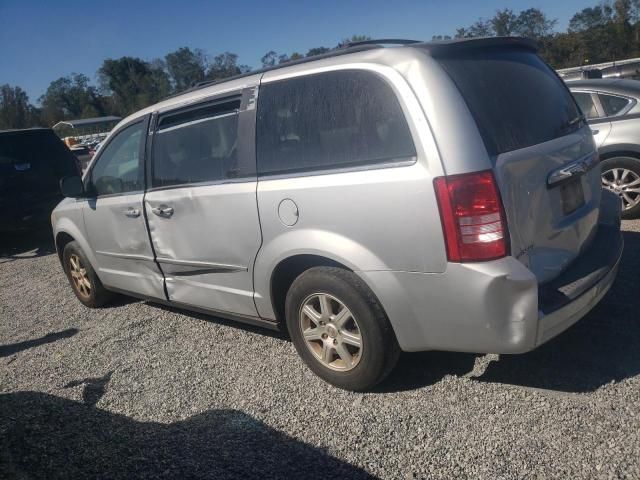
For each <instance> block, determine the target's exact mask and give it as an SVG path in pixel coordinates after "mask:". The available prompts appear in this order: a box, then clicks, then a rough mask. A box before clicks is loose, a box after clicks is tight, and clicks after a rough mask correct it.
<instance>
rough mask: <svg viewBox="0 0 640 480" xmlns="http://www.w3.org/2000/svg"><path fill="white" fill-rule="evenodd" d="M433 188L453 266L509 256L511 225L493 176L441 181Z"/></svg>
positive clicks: (487, 173) (485, 173) (473, 175)
mask: <svg viewBox="0 0 640 480" xmlns="http://www.w3.org/2000/svg"><path fill="white" fill-rule="evenodd" d="M433 184H434V187H435V190H436V196H437V198H438V207H439V208H440V220H441V221H442V230H443V232H444V238H445V244H446V246H447V257H448V259H449V261H450V262H474V261H482V260H492V259H496V258H501V257H504V256H505V255H507V253H508V246H507V243H508V234H507V223H506V219H505V214H504V209H503V207H502V201H501V200H500V193H499V192H498V187H497V185H496V181H495V178H494V176H493V172H491V171H490V170H487V171H482V172H475V173H469V174H464V175H450V176H447V177H438V178H436V179H434V181H433Z"/></svg>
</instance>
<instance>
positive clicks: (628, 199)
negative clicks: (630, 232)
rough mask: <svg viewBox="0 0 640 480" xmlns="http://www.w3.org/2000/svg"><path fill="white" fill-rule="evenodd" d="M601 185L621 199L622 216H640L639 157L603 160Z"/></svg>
mask: <svg viewBox="0 0 640 480" xmlns="http://www.w3.org/2000/svg"><path fill="white" fill-rule="evenodd" d="M602 186H603V187H604V188H606V189H607V190H611V191H612V192H614V193H615V194H617V195H618V196H619V197H620V199H621V200H622V218H636V217H638V216H640V159H637V158H633V157H614V158H607V159H606V160H603V161H602Z"/></svg>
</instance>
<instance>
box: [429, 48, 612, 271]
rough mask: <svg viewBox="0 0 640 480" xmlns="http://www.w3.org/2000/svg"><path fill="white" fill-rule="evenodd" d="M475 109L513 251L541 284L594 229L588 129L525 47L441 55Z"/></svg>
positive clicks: (596, 178)
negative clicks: (500, 199) (501, 201)
mask: <svg viewBox="0 0 640 480" xmlns="http://www.w3.org/2000/svg"><path fill="white" fill-rule="evenodd" d="M438 61H439V63H440V64H441V66H442V67H443V68H444V70H445V71H446V72H447V73H448V74H449V76H450V77H451V78H452V79H453V81H454V83H455V84H456V85H457V87H458V89H459V91H460V93H461V94H462V96H463V98H464V99H465V101H466V103H467V106H468V108H469V110H470V112H471V114H472V115H473V117H474V119H475V122H476V124H477V126H478V130H479V132H480V134H481V136H482V138H483V140H484V143H485V146H486V149H487V152H488V153H489V156H490V158H491V162H492V165H493V170H494V174H495V176H496V180H497V182H498V185H499V188H500V193H501V195H502V200H503V203H504V207H505V211H506V215H507V222H508V229H509V235H510V239H511V254H512V255H513V256H514V257H516V258H517V259H519V260H520V261H521V262H522V263H523V264H525V265H527V266H528V267H529V268H530V270H531V271H532V272H533V273H534V274H535V275H536V277H537V279H538V281H539V283H543V282H546V281H548V280H550V279H552V278H554V277H556V276H557V275H558V274H559V273H560V272H562V271H563V270H564V269H565V268H566V267H567V266H568V264H569V263H570V262H571V261H572V260H573V259H574V258H575V257H576V256H578V255H579V254H580V252H581V251H582V250H583V249H584V248H585V247H586V246H587V244H588V243H589V241H590V239H591V238H592V237H593V235H594V234H595V230H596V228H597V222H598V215H599V205H600V194H601V185H600V168H599V167H598V164H597V161H598V157H597V153H596V151H595V145H594V141H593V136H592V134H591V130H590V128H589V127H588V126H587V125H586V121H585V119H584V117H583V115H582V113H581V112H580V110H579V109H578V107H577V105H576V103H575V101H574V100H573V97H572V96H571V94H570V92H569V90H568V89H567V87H566V86H565V84H564V82H562V80H560V78H559V77H558V76H557V75H556V73H555V72H554V71H553V70H552V69H551V68H550V67H549V66H548V65H546V64H545V63H544V62H543V61H542V59H540V57H538V56H537V54H536V53H535V51H533V50H532V49H530V48H527V47H525V46H522V45H517V44H516V45H502V46H494V47H492V48H491V47H490V48H477V49H461V50H459V51H453V52H450V53H448V54H447V55H446V56H443V57H442V58H438Z"/></svg>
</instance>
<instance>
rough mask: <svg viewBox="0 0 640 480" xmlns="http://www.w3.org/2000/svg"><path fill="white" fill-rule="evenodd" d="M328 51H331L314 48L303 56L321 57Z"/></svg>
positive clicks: (323, 48)
mask: <svg viewBox="0 0 640 480" xmlns="http://www.w3.org/2000/svg"><path fill="white" fill-rule="evenodd" d="M329 51H331V49H330V48H327V47H314V48H310V49H309V50H308V51H307V54H306V55H305V57H314V56H316V55H322V54H323V53H327V52H329Z"/></svg>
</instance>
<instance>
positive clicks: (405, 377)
mask: <svg viewBox="0 0 640 480" xmlns="http://www.w3.org/2000/svg"><path fill="white" fill-rule="evenodd" d="M477 356H478V355H477V354H475V353H456V352H416V353H408V352H403V353H402V355H401V356H400V360H399V361H398V364H397V365H396V367H395V368H394V369H393V371H392V372H391V374H390V375H389V376H388V377H387V379H386V380H385V381H384V382H382V383H381V384H380V385H378V386H377V387H376V388H375V389H374V391H375V392H378V393H392V392H403V391H406V390H415V389H417V388H422V387H425V386H428V385H433V384H434V383H437V382H439V381H440V380H442V378H443V377H445V376H446V375H456V376H459V377H461V376H463V375H465V374H467V373H469V372H471V371H473V366H474V363H475V359H476V357H477Z"/></svg>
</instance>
